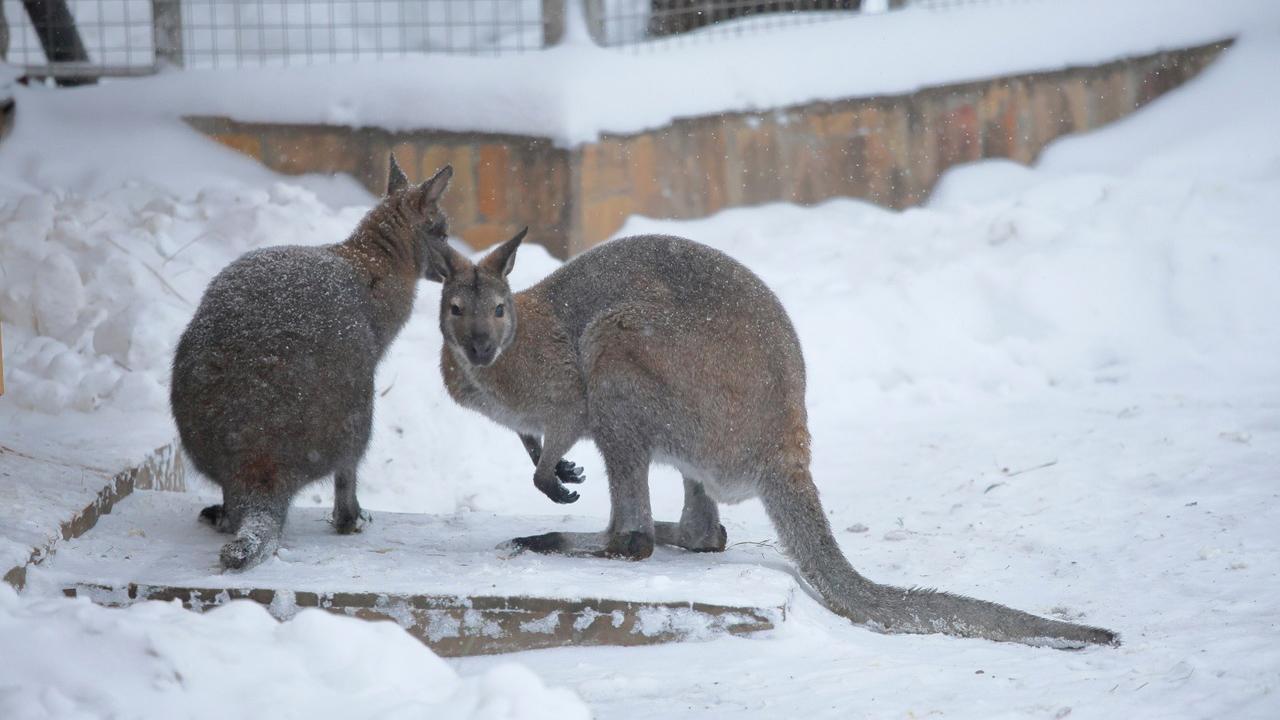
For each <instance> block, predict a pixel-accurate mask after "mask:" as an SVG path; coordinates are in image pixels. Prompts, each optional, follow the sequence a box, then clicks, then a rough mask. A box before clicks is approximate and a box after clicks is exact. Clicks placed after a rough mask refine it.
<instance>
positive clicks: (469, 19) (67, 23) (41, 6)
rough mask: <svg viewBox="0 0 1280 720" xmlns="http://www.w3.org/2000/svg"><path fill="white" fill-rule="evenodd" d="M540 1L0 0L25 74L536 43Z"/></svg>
mask: <svg viewBox="0 0 1280 720" xmlns="http://www.w3.org/2000/svg"><path fill="white" fill-rule="evenodd" d="M542 5H543V0H65V2H51V1H50V0H3V7H4V17H6V18H7V19H8V27H9V37H10V40H9V47H8V61H9V62H11V63H14V64H16V65H20V66H24V67H26V68H27V69H28V70H29V71H31V72H32V73H33V74H37V75H65V74H76V75H80V74H97V75H132V74H141V73H147V72H152V71H153V70H154V69H155V67H156V66H157V65H159V64H164V63H166V62H167V63H170V64H174V65H181V66H185V67H191V68H215V67H273V66H285V65H306V64H314V63H322V62H343V61H354V60H363V59H377V58H386V57H400V56H406V55H413V54H419V53H427V52H444V53H463V54H499V53H507V52H521V51H527V50H535V49H540V48H542V47H543V46H544V36H545V35H546V28H544V23H543V12H542Z"/></svg>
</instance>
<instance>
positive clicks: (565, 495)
mask: <svg viewBox="0 0 1280 720" xmlns="http://www.w3.org/2000/svg"><path fill="white" fill-rule="evenodd" d="M553 483H554V484H553ZM553 483H539V482H538V481H537V479H536V478H535V479H534V481H533V484H534V485H535V486H537V488H538V489H539V490H541V491H542V494H544V495H546V496H547V497H549V498H551V499H552V501H554V502H557V503H560V504H561V505H568V504H569V503H573V502H577V501H578V493H576V492H574V491H572V490H570V489H569V488H567V487H565V486H564V485H561V484H560V482H559V481H558V480H554V479H553Z"/></svg>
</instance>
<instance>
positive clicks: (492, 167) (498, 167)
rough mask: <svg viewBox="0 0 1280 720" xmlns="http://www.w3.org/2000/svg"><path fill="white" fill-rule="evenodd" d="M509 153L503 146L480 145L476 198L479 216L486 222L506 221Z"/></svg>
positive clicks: (509, 172) (509, 170)
mask: <svg viewBox="0 0 1280 720" xmlns="http://www.w3.org/2000/svg"><path fill="white" fill-rule="evenodd" d="M510 165H511V151H510V150H508V149H507V147H506V146H505V145H498V144H488V145H481V146H480V152H479V159H478V162H477V163H476V183H477V186H476V198H477V207H478V208H479V210H480V216H481V217H482V218H484V219H485V220H487V221H490V222H492V221H500V220H506V219H507V200H508V196H509V193H510V190H509V188H508V186H509V184H510V183H509V182H508V178H509V177H510V175H511V167H510Z"/></svg>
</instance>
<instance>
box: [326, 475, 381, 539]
mask: <svg viewBox="0 0 1280 720" xmlns="http://www.w3.org/2000/svg"><path fill="white" fill-rule="evenodd" d="M369 522H373V516H372V515H370V514H369V513H368V512H365V511H364V510H361V509H360V501H359V500H357V499H356V466H355V464H354V463H353V464H351V465H346V466H343V467H340V468H338V471H337V472H335V473H334V474H333V527H334V529H335V530H337V531H338V532H339V533H340V534H342V535H349V534H351V533H357V532H360V530H361V529H362V528H363V527H364V525H365V523H369Z"/></svg>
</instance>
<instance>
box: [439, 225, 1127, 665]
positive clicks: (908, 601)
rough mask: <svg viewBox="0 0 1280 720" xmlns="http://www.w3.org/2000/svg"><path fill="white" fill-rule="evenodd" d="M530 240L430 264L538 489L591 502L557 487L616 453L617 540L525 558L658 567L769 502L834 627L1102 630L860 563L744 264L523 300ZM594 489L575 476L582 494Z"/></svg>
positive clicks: (584, 258) (720, 536)
mask: <svg viewBox="0 0 1280 720" xmlns="http://www.w3.org/2000/svg"><path fill="white" fill-rule="evenodd" d="M524 235H525V233H524V232H523V231H522V232H521V233H519V234H518V235H516V236H515V237H513V238H512V239H510V240H509V241H507V242H505V243H503V244H502V245H500V246H499V247H498V248H496V249H495V250H494V251H492V252H491V253H489V254H488V255H486V256H485V257H484V258H483V259H482V260H481V261H480V262H479V263H476V264H473V263H471V262H470V261H469V260H468V259H467V258H466V257H464V256H462V255H461V254H459V253H457V252H456V251H454V250H453V249H452V248H450V247H448V246H447V245H445V244H443V243H432V244H431V245H430V246H429V249H428V259H429V265H430V267H431V268H432V272H431V273H430V274H431V276H432V277H433V278H437V279H439V280H440V281H442V282H443V288H442V292H441V299H440V331H441V333H442V334H443V336H444V347H443V350H442V352H441V360H440V366H441V372H442V375H443V377H444V382H445V385H446V387H447V388H448V391H449V394H450V395H451V396H452V397H453V398H454V400H456V401H457V402H458V403H460V404H461V405H463V406H466V407H469V408H472V409H474V410H477V411H479V412H481V413H483V414H484V415H486V416H488V417H489V418H491V419H492V420H494V421H496V422H497V423H499V424H501V425H504V426H506V427H508V428H510V429H512V430H515V431H516V433H518V434H519V435H520V437H521V440H522V441H523V442H524V443H525V445H526V447H531V448H537V447H538V442H539V440H538V436H541V447H540V452H538V453H533V452H532V451H531V452H530V455H531V457H535V460H536V463H537V468H536V470H535V471H534V476H533V482H534V485H535V486H536V487H537V488H538V489H539V490H541V491H542V492H543V493H545V494H546V495H547V496H548V497H550V498H551V499H552V500H554V501H556V502H558V503H570V502H573V501H575V500H577V499H578V495H577V493H575V492H571V491H569V490H568V489H566V488H565V486H564V485H563V484H562V481H564V480H565V477H564V475H565V473H562V472H557V463H558V461H559V458H560V456H561V455H563V454H564V453H565V452H567V451H568V450H569V449H570V447H572V446H573V444H574V443H575V442H577V441H578V440H579V439H584V438H590V439H592V440H594V441H595V443H596V445H597V446H598V447H599V449H600V452H601V454H602V455H603V456H604V461H605V471H606V473H607V475H608V480H609V494H610V501H611V513H610V520H609V525H608V528H607V529H605V530H604V531H603V532H599V533H561V532H556V533H547V534H544V535H535V536H530V537H519V538H515V539H514V540H512V541H511V542H510V545H511V546H513V547H515V548H516V549H518V550H524V549H527V550H532V551H536V552H542V553H564V554H568V555H587V556H597V557H616V558H627V559H633V560H640V559H643V558H646V557H648V556H649V555H650V554H651V553H652V552H653V548H654V544H655V543H662V544H665V545H673V546H676V547H681V548H684V549H686V550H692V551H695V552H716V551H721V550H724V549H725V543H726V540H727V538H726V533H725V529H724V526H722V525H721V524H720V519H719V510H718V506H717V503H722V502H723V503H737V502H741V501H743V500H746V499H748V498H752V497H758V498H760V500H761V501H763V503H764V507H765V510H766V511H767V513H768V515H769V518H770V520H771V521H772V522H773V525H774V527H775V528H776V529H777V532H778V534H779V536H780V538H781V540H782V543H783V545H784V546H785V547H786V549H787V552H788V554H789V555H790V557H791V558H792V559H793V560H794V561H795V562H796V564H797V565H798V566H799V571H800V574H801V576H802V577H803V578H804V579H805V580H806V581H807V582H808V583H809V584H810V585H811V586H812V587H813V588H814V589H815V590H816V591H817V593H818V595H820V596H821V598H822V599H823V601H824V602H825V603H826V605H827V606H828V607H829V608H830V609H831V610H833V611H834V612H836V613H838V614H840V615H843V616H844V617H847V618H849V619H850V620H852V621H853V622H855V623H858V624H861V625H865V626H867V627H869V628H871V629H873V630H877V631H880V632H886V633H946V634H950V635H958V636H962V637H978V638H987V639H990V640H999V641H1009V642H1020V643H1025V644H1029V645H1047V646H1053V647H1059V648H1078V647H1082V646H1084V645H1086V644H1090V643H1095V644H1103V645H1114V644H1117V643H1118V637H1117V636H1116V635H1115V634H1114V633H1112V632H1110V631H1108V630H1104V629H1101V628H1095V627H1087V626H1083V625H1075V624H1072V623H1066V622H1060V621H1057V620H1049V619H1046V618H1041V617H1036V616H1034V615H1030V614H1028V613H1025V612H1021V611H1018V610H1014V609H1011V608H1008V607H1005V606H1003V605H997V604H995V603H991V602H986V601H983V600H976V599H973V598H969V597H964V596H959V595H952V594H948V593H944V592H938V591H935V590H926V589H918V588H911V589H907V588H898V587H891V586H888V585H880V584H878V583H875V582H872V581H870V580H868V579H866V578H864V577H863V576H862V575H860V574H858V572H857V571H856V570H854V569H853V567H852V566H851V565H850V564H849V562H848V560H846V559H845V557H844V555H843V554H842V553H841V551H840V546H839V544H838V543H837V542H836V539H835V537H834V536H833V535H832V532H831V527H830V525H829V524H828V522H827V516H826V513H825V512H823V509H822V504H821V503H820V502H819V499H818V489H817V487H815V485H814V482H813V479H812V477H811V476H810V474H809V430H808V425H807V419H806V412H805V404H804V394H805V366H804V359H803V358H802V357H801V353H800V343H799V340H798V339H797V337H796V332H795V329H794V328H793V327H792V324H791V320H790V318H789V317H788V316H787V313H786V311H785V310H784V309H783V307H782V304H781V302H780V301H779V300H778V298H777V296H775V295H774V294H773V292H772V291H770V290H769V288H768V287H766V286H765V284H764V283H763V282H762V281H761V280H760V279H759V278H758V277H756V275H755V274H753V273H752V272H751V271H750V270H748V269H747V268H746V267H745V266H743V265H741V264H740V263H738V262H737V261H735V260H733V259H732V258H730V257H729V256H728V255H725V254H724V253H721V252H719V251H717V250H713V249H711V248H708V247H706V246H704V245H699V244H698V243H695V242H693V241H690V240H685V239H682V238H676V237H663V236H640V237H630V238H623V239H619V240H614V241H612V242H608V243H605V244H603V245H600V246H598V247H596V248H594V249H592V250H590V251H588V252H586V253H583V254H582V255H580V256H578V257H577V258H575V259H574V260H572V261H570V262H568V263H566V264H565V265H563V266H562V267H561V268H560V269H558V270H556V271H555V272H554V273H552V274H551V275H549V276H548V277H546V278H545V279H543V280H542V281H541V282H540V283H538V284H537V285H535V286H533V287H532V288H530V289H528V290H525V291H524V292H521V293H518V294H512V292H511V288H510V287H509V285H508V283H507V279H506V278H507V275H508V274H509V273H510V272H511V269H512V267H513V265H514V263H515V256H516V249H517V248H518V247H519V246H520V243H521V241H522V239H523V238H524ZM654 462H658V463H664V464H668V465H672V466H674V467H676V468H677V469H678V470H679V471H680V472H681V473H682V474H683V476H684V495H685V498H684V509H683V511H682V513H681V515H680V520H679V522H654V520H653V517H652V514H651V510H650V505H649V486H648V471H649V466H650V464H651V463H654ZM577 479H578V477H577V476H576V475H575V476H572V480H573V481H576V480H577Z"/></svg>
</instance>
